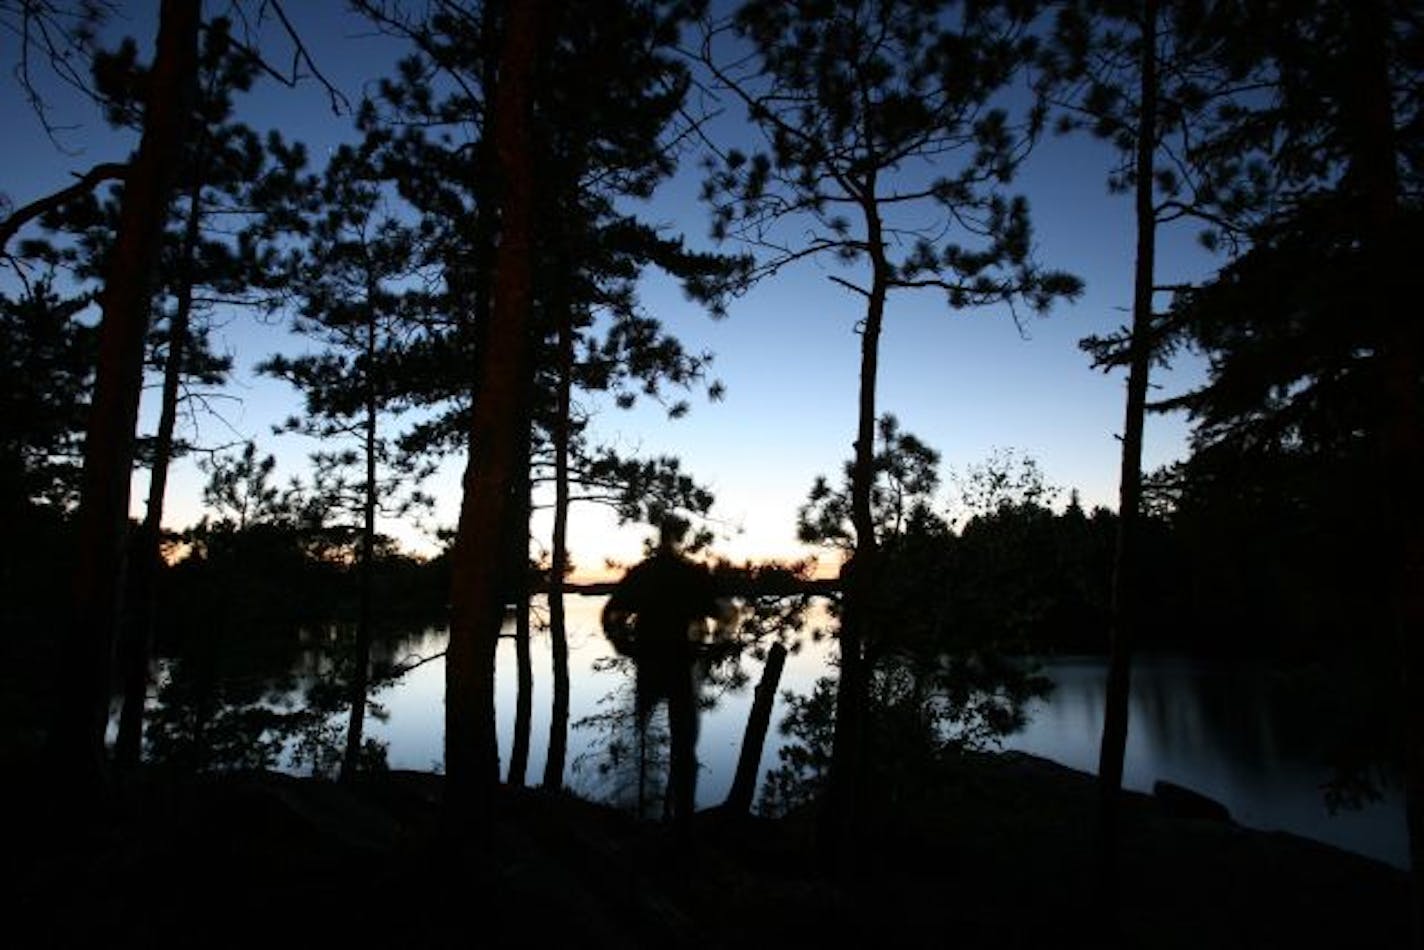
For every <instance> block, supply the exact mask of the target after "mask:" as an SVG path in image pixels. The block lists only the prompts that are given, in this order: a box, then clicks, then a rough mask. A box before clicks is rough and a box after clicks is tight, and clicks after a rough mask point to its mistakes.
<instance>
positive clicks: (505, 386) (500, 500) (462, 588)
mask: <svg viewBox="0 0 1424 950" xmlns="http://www.w3.org/2000/svg"><path fill="white" fill-rule="evenodd" d="M538 8H539V3H538V0H517V2H513V3H511V4H510V7H509V19H508V22H507V25H506V30H505V36H504V42H503V44H502V50H501V56H500V76H499V89H498V91H497V104H496V109H495V115H496V121H495V129H494V134H495V151H496V154H497V156H498V159H499V167H500V172H501V177H502V179H503V182H504V195H503V201H502V207H501V216H500V221H501V225H502V228H501V230H502V233H501V237H500V242H499V247H498V250H497V251H496V256H495V274H494V283H495V288H494V289H495V295H494V310H493V313H492V315H491V321H490V327H489V335H488V345H487V346H486V347H485V350H484V352H483V353H482V354H480V358H479V363H480V367H481V370H482V372H481V380H480V393H479V399H478V401H476V403H475V405H474V407H473V413H472V418H471V421H470V435H469V462H468V464H467V466H466V469H465V479H464V497H463V500H462V503H461V506H460V521H459V527H458V529H457V532H456V537H455V550H454V552H453V555H452V558H451V561H452V563H451V573H452V578H451V590H450V603H451V617H450V647H449V651H448V653H447V654H446V662H445V770H446V775H447V790H446V794H447V806H448V808H449V811H450V814H451V817H452V819H453V824H454V825H455V827H456V828H457V829H469V830H479V829H481V828H484V827H486V823H487V820H488V810H489V806H490V804H491V799H492V797H493V794H494V790H495V787H496V785H497V784H498V782H499V747H498V742H497V739H496V734H495V709H494V661H495V645H496V643H497V642H498V638H499V628H500V621H501V619H502V617H501V615H502V612H503V611H502V604H501V603H500V601H501V597H500V590H499V579H500V570H499V562H500V559H501V555H502V554H503V546H502V544H501V540H502V539H503V538H505V537H507V536H508V531H509V528H510V523H511V522H512V521H513V519H514V515H515V510H516V509H517V501H516V500H515V498H514V497H513V495H514V492H515V491H516V485H515V481H516V474H517V471H518V458H517V455H518V448H519V443H520V439H519V432H518V420H519V419H521V418H523V416H524V415H525V412H526V410H525V409H524V407H523V405H522V403H523V402H524V401H525V400H527V399H528V396H529V388H530V387H529V372H530V370H529V363H530V359H529V352H528V350H529V330H528V328H529V322H530V306H529V305H530V283H531V266H530V263H531V262H530V255H531V252H532V250H533V233H532V232H533V227H532V224H533V203H534V202H533V189H534V181H533V134H532V128H531V121H530V104H531V101H532V90H531V85H532V77H533V67H534V58H535V50H536V48H537V31H538V26H539V9H538Z"/></svg>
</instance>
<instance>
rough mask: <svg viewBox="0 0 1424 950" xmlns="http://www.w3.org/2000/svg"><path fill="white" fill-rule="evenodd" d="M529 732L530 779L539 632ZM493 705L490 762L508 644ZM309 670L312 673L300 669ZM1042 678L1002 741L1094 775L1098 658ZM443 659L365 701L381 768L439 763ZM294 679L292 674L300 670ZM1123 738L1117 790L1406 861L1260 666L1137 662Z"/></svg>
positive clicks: (725, 740)
mask: <svg viewBox="0 0 1424 950" xmlns="http://www.w3.org/2000/svg"><path fill="white" fill-rule="evenodd" d="M603 600H604V599H603V598H601V597H570V598H569V599H568V613H569V640H570V643H569V647H570V660H569V662H570V679H571V697H570V707H571V708H570V722H571V723H576V722H577V721H578V720H579V719H581V718H583V717H585V716H590V715H594V714H597V713H600V712H607V711H609V710H610V709H611V708H612V705H611V702H612V701H611V700H610V699H609V697H610V696H611V695H612V694H614V693H616V692H617V691H618V690H619V689H620V688H621V687H623V686H625V685H626V683H627V682H628V678H627V676H626V675H625V674H621V673H619V672H617V671H609V670H606V669H600V668H599V667H600V664H599V661H600V660H603V659H606V658H608V657H611V656H612V655H613V650H612V648H611V647H610V646H609V644H608V642H607V641H606V640H605V639H604V638H603V636H602V634H601V633H600V632H599V626H598V613H599V610H600V609H601V608H602V606H603ZM445 640H446V634H445V631H444V630H443V628H432V629H429V630H426V631H424V632H423V633H419V634H417V635H415V636H413V637H411V638H409V639H407V640H404V641H402V642H401V643H400V644H399V645H398V647H397V648H396V649H395V650H394V655H393V656H392V659H394V660H397V661H400V660H403V659H415V658H419V657H425V656H432V655H434V654H438V653H439V652H440V651H442V650H443V649H444V648H445ZM832 650H834V646H833V645H831V644H829V643H825V642H822V643H813V642H810V638H809V637H808V638H806V642H805V643H804V645H803V646H802V648H801V649H800V651H799V652H797V653H794V654H792V655H791V656H790V657H788V659H787V663H786V669H785V671H784V673H783V675H782V680H781V690H782V691H785V690H793V691H795V692H799V693H809V692H810V690H811V688H812V686H813V684H814V683H815V681H816V679H817V677H819V676H822V675H824V674H825V672H826V670H827V656H828V655H829V654H830V651H832ZM533 654H534V696H533V728H532V732H531V748H530V755H529V770H528V773H527V774H528V778H529V780H530V782H531V783H536V782H538V781H539V780H540V778H541V776H542V775H543V767H544V757H545V742H546V740H547V736H548V728H549V706H550V701H551V697H550V680H551V677H550V668H549V662H550V661H549V649H548V637H547V635H543V634H540V633H537V632H536V633H535V636H534V641H533ZM498 663H499V665H498V673H497V687H496V688H497V697H498V708H499V742H500V751H501V755H502V756H503V757H504V759H505V763H506V764H507V761H508V754H509V747H510V738H511V732H512V729H513V719H514V712H513V708H514V694H515V663H514V650H513V644H512V643H511V642H510V641H508V640H505V641H502V642H501V644H500V647H499V656H498ZM746 669H747V672H748V673H749V674H750V682H749V684H748V685H747V686H746V687H745V688H743V689H741V690H739V691H726V692H723V693H721V694H720V695H717V696H716V706H715V708H714V709H713V710H712V711H711V712H709V713H705V714H704V715H703V717H702V720H701V731H700V735H699V741H698V750H697V754H698V760H699V762H700V764H701V767H702V771H701V774H700V777H699V780H698V786H697V798H698V803H699V805H702V806H705V805H711V804H715V803H718V802H720V801H721V800H722V799H723V798H724V797H725V796H726V794H727V791H728V789H729V788H730V785H731V780H732V773H733V772H734V770H735V767H736V761H737V756H738V753H739V751H740V745H741V739H742V731H743V729H744V728H745V724H746V720H747V713H748V711H749V709H750V706H751V697H752V687H753V686H754V685H755V683H756V681H757V680H758V678H759V677H760V675H761V669H760V664H758V663H756V662H755V661H752V660H748V661H746ZM306 672H307V673H308V675H309V674H310V670H308V671H306ZM1043 672H1044V673H1045V674H1046V675H1047V676H1048V677H1049V678H1050V679H1051V680H1052V681H1053V683H1054V690H1053V692H1052V694H1051V695H1050V696H1049V697H1048V698H1047V699H1046V700H1042V701H1037V702H1035V703H1034V705H1033V707H1032V716H1031V719H1030V722H1029V725H1028V726H1027V728H1026V729H1024V730H1023V731H1022V732H1020V733H1019V734H1017V735H1014V736H1010V737H1008V738H1007V739H1005V741H1004V743H1003V745H1004V748H1007V749H1017V750H1022V751H1024V752H1029V753H1033V754H1035V755H1040V756H1043V757H1045V758H1048V759H1053V760H1055V761H1057V762H1061V763H1063V764H1064V765H1067V766H1070V767H1072V768H1075V769H1081V770H1083V771H1087V772H1092V771H1094V770H1095V769H1096V765H1097V756H1098V740H1099V734H1100V731H1101V728H1102V715H1103V702H1104V684H1105V678H1106V677H1105V664H1104V663H1103V661H1102V660H1100V659H1097V658H1057V659H1054V660H1052V661H1050V662H1047V663H1045V664H1044V667H1043ZM444 676H445V668H444V662H443V660H441V659H437V660H434V661H432V662H429V663H426V664H424V665H422V666H420V667H419V668H417V669H414V670H412V671H411V672H409V673H408V674H406V676H405V677H404V678H403V679H402V680H401V681H399V682H398V683H396V684H394V685H392V686H390V687H388V688H386V689H384V690H382V691H380V692H379V693H377V694H376V695H375V696H374V699H375V700H376V702H378V703H379V704H380V705H381V706H382V707H384V709H385V711H386V713H387V714H388V715H387V716H386V718H385V720H384V721H369V720H368V725H367V734H368V735H369V736H370V737H372V738H375V739H379V740H382V741H384V742H386V743H387V744H388V748H387V758H388V762H389V764H390V766H391V767H392V768H399V769H422V770H429V769H439V768H440V767H441V765H442V761H443V758H444V751H443V733H444V719H443V717H444ZM297 677H298V685H299V686H300V681H301V679H302V678H303V677H302V674H301V672H300V671H299V672H298V674H297ZM784 706H785V702H784V700H783V699H780V698H778V700H777V705H776V709H775V711H774V713H773V718H772V723H773V729H772V731H771V733H770V734H769V735H768V737H767V746H766V749H765V751H764V753H763V757H762V763H761V766H762V774H763V775H765V773H766V771H767V770H769V769H770V768H773V767H774V766H775V765H776V764H777V761H778V757H777V750H778V749H779V747H780V745H781V743H782V741H783V739H782V736H781V735H780V734H779V732H778V731H777V730H776V728H775V726H776V725H777V724H779V723H780V721H781V718H782V715H783V712H784ZM1130 723H1131V724H1130V734H1129V737H1128V746H1127V762H1126V771H1125V784H1126V785H1127V786H1128V787H1129V788H1133V789H1137V790H1141V791H1150V789H1151V787H1152V783H1153V782H1154V781H1156V780H1158V779H1166V780H1168V781H1172V782H1176V783H1178V784H1180V785H1184V786H1187V787H1189V788H1193V789H1196V790H1198V791H1200V792H1202V793H1204V794H1206V795H1210V796H1211V797H1213V798H1215V799H1217V800H1218V801H1220V802H1222V803H1223V804H1225V805H1226V807H1227V808H1229V809H1230V811H1231V814H1232V817H1233V818H1234V819H1235V820H1236V821H1238V822H1240V823H1241V824H1244V825H1248V826H1250V827H1254V828H1261V829H1267V830H1283V831H1289V832H1293V833H1295V834H1299V835H1304V836H1307V837H1311V838H1316V839H1318V840H1321V841H1325V842H1328V843H1330V844H1333V845H1336V846H1338V847H1341V848H1346V849H1349V850H1353V851H1358V852H1360V853H1363V854H1367V855H1370V856H1371V857H1375V858H1377V859H1380V860H1382V861H1386V862H1388V863H1390V864H1393V865H1395V866H1397V867H1407V866H1408V857H1407V853H1406V837H1405V826H1404V813H1403V804H1402V802H1403V798H1402V791H1401V789H1400V787H1399V785H1398V782H1397V781H1396V782H1390V783H1388V784H1387V785H1386V787H1385V788H1384V798H1383V800H1381V801H1378V802H1374V803H1371V804H1369V805H1366V806H1365V807H1364V808H1362V809H1360V810H1341V811H1339V812H1337V813H1335V814H1333V815H1332V814H1331V812H1330V811H1329V809H1328V808H1327V807H1326V803H1325V796H1324V794H1323V792H1322V785H1323V784H1324V783H1325V782H1326V781H1327V780H1328V779H1329V778H1330V775H1331V771H1330V769H1329V767H1328V765H1327V764H1326V763H1325V761H1324V759H1323V755H1322V754H1321V753H1320V752H1319V749H1318V747H1317V743H1316V742H1315V741H1314V740H1313V735H1314V734H1315V733H1316V730H1314V728H1313V725H1312V723H1311V710H1310V709H1309V708H1304V709H1302V708H1287V704H1285V703H1283V702H1282V701H1281V700H1280V699H1279V697H1278V696H1277V695H1276V694H1275V693H1273V692H1272V691H1271V690H1270V689H1269V688H1268V679H1267V677H1266V675H1265V674H1264V673H1262V672H1259V671H1245V672H1243V671H1232V670H1228V669H1225V668H1220V667H1212V666H1209V665H1206V664H1202V663H1198V662H1195V661H1190V660H1184V659H1175V658H1164V657H1147V658H1143V659H1142V660H1140V661H1139V662H1138V663H1136V664H1135V665H1134V671H1133V690H1132V700H1131V720H1130ZM604 738H605V737H604V735H603V734H602V733H601V732H599V731H598V730H596V729H590V728H584V729H571V730H570V736H569V762H570V771H569V774H568V775H567V777H566V781H567V784H568V785H569V787H570V788H572V789H574V790H575V791H577V792H579V793H581V794H584V795H587V796H589V797H602V796H603V795H604V794H605V793H606V792H607V791H608V789H607V788H606V786H605V781H606V780H605V779H603V778H602V777H601V776H600V774H599V772H598V770H597V768H596V767H595V759H596V758H597V750H598V748H599V743H600V742H601V741H603V740H604Z"/></svg>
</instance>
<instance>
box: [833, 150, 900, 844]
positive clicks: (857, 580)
mask: <svg viewBox="0 0 1424 950" xmlns="http://www.w3.org/2000/svg"><path fill="white" fill-rule="evenodd" d="M864 194H865V200H864V201H863V202H862V212H863V213H864V215H865V221H866V245H867V247H868V248H869V254H870V259H871V268H872V274H871V285H870V293H869V297H868V299H867V301H866V308H865V321H864V324H863V325H862V328H861V339H860V398H859V409H858V419H857V424H856V440H855V461H854V463H853V465H852V467H851V522H852V524H853V525H854V528H855V554H854V556H853V557H852V559H851V561H850V563H849V564H848V565H847V570H843V571H842V580H843V583H844V590H843V596H844V598H845V605H844V610H843V612H842V614H841V629H840V635H839V639H840V678H839V680H838V682H837V687H836V724H835V732H834V736H833V739H832V748H831V766H830V774H829V776H828V781H827V789H826V797H827V801H826V803H825V811H824V815H823V819H822V827H821V844H820V846H821V848H822V849H823V851H824V852H825V853H826V855H827V856H828V857H830V858H832V859H834V861H835V863H836V865H837V867H838V869H839V870H846V869H848V868H849V867H850V865H851V864H852V863H853V862H854V858H855V846H856V837H857V834H858V822H859V817H860V816H859V809H860V790H861V784H862V782H863V780H864V776H863V775H862V772H863V770H864V765H865V725H866V724H865V717H866V703H867V693H868V691H869V675H870V671H869V669H867V667H866V659H865V644H866V641H867V640H868V639H869V636H870V633H871V630H870V626H871V624H872V618H871V611H870V607H871V603H872V602H873V601H874V598H875V585H876V576H877V574H878V571H879V563H878V562H879V555H880V550H879V545H878V544H877V542H876V538H875V514H874V511H873V510H872V507H871V494H872V492H873V490H874V487H875V485H874V483H875V386H876V377H877V375H878V373H879V365H880V329H881V325H882V323H883V322H884V318H885V297H886V293H887V292H888V289H889V274H890V272H889V266H888V264H887V262H886V260H885V244H884V240H885V239H884V234H883V232H882V228H881V222H880V214H879V209H878V208H877V206H876V204H875V201H874V194H875V180H874V178H873V177H872V178H871V179H870V180H868V181H867V182H866V183H865V191H864Z"/></svg>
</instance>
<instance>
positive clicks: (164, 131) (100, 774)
mask: <svg viewBox="0 0 1424 950" xmlns="http://www.w3.org/2000/svg"><path fill="white" fill-rule="evenodd" d="M200 6H201V5H200V3H199V2H198V0H163V4H162V6H161V7H160V13H159V28H158V41H157V47H156V54H155V57H154V62H153V68H152V71H151V74H150V79H149V93H148V101H147V103H146V106H145V109H144V119H143V135H142V138H141V140H140V143H139V149H138V154H137V156H135V158H134V161H133V164H132V166H131V168H130V171H129V175H128V178H127V179H126V182H125V185H124V193H123V203H122V207H121V210H120V215H119V224H118V230H117V233H116V234H115V239H114V248H113V252H112V255H111V257H110V260H109V266H108V275H107V278H106V280H105V284H104V291H103V293H102V295H101V296H100V300H99V303H100V307H101V309H102V312H103V316H102V318H101V321H100V326H99V358H98V365H97V367H96V373H95V379H94V397H93V401H92V405H91V409H90V416H89V424H88V428H87V430H86V434H85V443H84V473H83V482H82V488H81V495H80V504H79V516H78V521H79V526H78V527H79V530H78V539H77V545H78V550H77V557H76V559H75V565H74V575H73V616H72V619H71V621H70V625H69V629H68V632H67V635H66V637H65V639H64V643H63V647H62V649H63V654H62V660H61V664H60V673H59V675H60V677H61V682H60V684H59V688H58V690H57V691H56V697H55V699H56V703H57V705H56V708H55V709H54V711H53V712H54V719H53V731H52V733H51V734H50V736H49V739H48V742H49V749H50V752H51V757H52V760H53V762H52V767H53V769H54V770H55V778H56V779H57V780H58V781H60V782H66V783H74V784H75V786H76V788H75V790H76V791H79V790H81V789H82V788H83V787H97V786H98V785H100V784H101V783H102V782H103V781H104V776H105V775H106V769H105V766H104V731H105V727H106V725H107V721H108V705H109V704H108V700H109V685H110V684H109V680H110V676H111V674H112V663H113V649H114V637H115V632H116V629H117V625H118V621H119V616H120V605H121V597H122V586H123V565H124V546H125V535H126V534H127V531H128V513H129V481H130V478H131V475H132V470H133V445H134V425H135V423H136V421H137V416H138V403H139V394H140V390H141V388H142V385H143V346H144V337H145V335H146V333H147V330H148V311H149V305H150V300H149V298H150V294H151V287H150V285H151V282H152V278H153V273H154V270H155V268H156V266H157V263H158V250H159V247H160V245H161V236H162V232H163V223H164V219H165V217H166V215H167V211H168V201H169V195H170V193H171V190H172V181H173V176H174V173H175V171H176V169H177V165H178V160H179V156H180V155H181V153H182V150H183V140H184V134H185V129H186V127H187V123H188V118H189V116H188V113H189V111H190V107H191V100H192V92H193V87H194V84H195V81H196V76H197V39H198V27H199V22H200V20H201V11H200Z"/></svg>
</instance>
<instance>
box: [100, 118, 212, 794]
mask: <svg viewBox="0 0 1424 950" xmlns="http://www.w3.org/2000/svg"><path fill="white" fill-rule="evenodd" d="M203 141H204V136H202V134H201V133H200V134H199V137H198V143H197V146H196V147H195V148H194V155H193V172H194V178H193V183H192V185H191V186H190V187H189V190H188V220H187V221H186V222H185V223H184V230H183V245H182V248H181V250H180V252H179V258H178V266H179V274H178V288H177V289H178V299H177V300H176V301H175V304H174V309H173V317H172V318H171V320H170V321H169V326H168V357H167V359H166V360H164V363H163V395H162V400H161V404H160V408H159V414H158V432H157V434H156V436H155V438H154V447H153V468H152V469H150V471H149V478H148V503H147V508H146V509H145V511H144V518H143V527H142V528H140V529H139V537H138V542H137V544H136V545H135V547H134V552H133V561H132V564H131V567H132V568H133V570H134V573H135V576H134V582H133V583H132V584H130V585H129V590H130V591H131V592H133V593H134V594H136V595H137V597H138V603H137V604H135V605H134V609H132V610H130V611H127V612H126V621H125V623H124V628H123V629H124V633H123V642H122V643H121V645H120V650H119V657H120V663H121V665H122V675H123V691H124V706H123V711H122V712H121V713H120V715H119V732H118V736H117V738H116V739H115V740H114V760H115V763H116V764H117V765H118V766H119V767H120V768H131V767H133V766H135V765H137V764H138V761H139V756H140V754H141V752H142V750H143V713H144V707H145V706H146V705H147V702H148V661H149V656H150V654H151V653H152V650H153V632H154V627H155V625H156V623H157V619H158V618H157V607H158V591H157V587H158V574H159V571H160V565H159V542H160V541H161V540H162V536H163V504H164V500H165V498H166V496H167V492H168V466H169V464H170V463H171V462H172V460H173V432H174V430H175V429H176V427H177V423H178V384H179V382H181V381H182V376H183V362H184V360H185V359H186V358H187V346H188V332H189V326H190V324H191V322H192V315H193V258H194V256H195V255H196V254H197V248H198V235H199V228H200V227H201V225H202V221H203V207H202V194H203V179H202V175H201V172H202V169H203V160H204V159H203V153H204V148H203Z"/></svg>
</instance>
